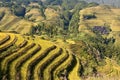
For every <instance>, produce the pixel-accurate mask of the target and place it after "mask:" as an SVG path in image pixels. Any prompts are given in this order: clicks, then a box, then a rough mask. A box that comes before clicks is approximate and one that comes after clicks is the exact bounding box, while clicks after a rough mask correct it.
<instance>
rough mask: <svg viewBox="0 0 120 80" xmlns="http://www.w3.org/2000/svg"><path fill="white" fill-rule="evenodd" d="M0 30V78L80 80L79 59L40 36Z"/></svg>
mask: <svg viewBox="0 0 120 80" xmlns="http://www.w3.org/2000/svg"><path fill="white" fill-rule="evenodd" d="M26 37H28V36H23V35H20V34H13V33H2V32H1V33H0V80H73V79H74V80H80V76H79V69H80V64H79V60H78V59H77V58H76V57H75V56H74V55H72V54H71V53H70V52H69V51H67V50H65V49H63V48H61V47H59V46H58V45H55V44H54V43H52V42H49V41H45V40H41V39H40V38H39V37H35V38H34V39H33V38H29V39H28V38H26Z"/></svg>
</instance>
